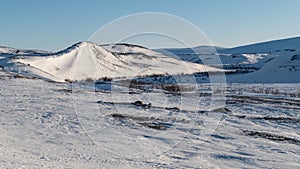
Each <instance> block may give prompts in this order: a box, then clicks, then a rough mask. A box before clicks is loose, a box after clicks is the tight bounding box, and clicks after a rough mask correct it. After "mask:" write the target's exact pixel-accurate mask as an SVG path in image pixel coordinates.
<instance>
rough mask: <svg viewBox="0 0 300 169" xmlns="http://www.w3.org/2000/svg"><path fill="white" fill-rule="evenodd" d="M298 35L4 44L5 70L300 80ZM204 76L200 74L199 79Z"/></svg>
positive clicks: (50, 75) (58, 75)
mask: <svg viewBox="0 0 300 169" xmlns="http://www.w3.org/2000/svg"><path fill="white" fill-rule="evenodd" d="M299 50H300V37H298V38H289V39H282V40H275V41H268V42H263V43H257V44H252V45H246V46H241V47H235V48H229V49H228V48H222V47H213V46H199V47H195V48H192V49H190V48H175V49H155V50H151V49H147V48H145V47H142V46H138V45H132V44H125V43H123V44H106V45H97V44H95V43H92V42H80V43H77V44H74V45H72V46H70V47H69V48H67V49H64V50H61V51H59V52H55V53H51V52H45V51H42V50H22V49H15V48H9V47H0V66H1V67H2V69H3V70H5V71H10V72H15V73H22V74H25V75H30V76H36V77H40V78H46V79H49V80H53V81H57V82H63V81H65V80H84V79H88V78H90V79H101V78H107V77H109V78H132V77H142V76H150V75H178V74H195V73H199V72H200V73H201V72H225V73H226V79H227V81H228V82H249V83H252V82H257V83H273V82H276V83H288V82H289V83H290V82H300V54H299ZM200 79H201V78H200Z"/></svg>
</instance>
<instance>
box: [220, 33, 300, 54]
mask: <svg viewBox="0 0 300 169" xmlns="http://www.w3.org/2000/svg"><path fill="white" fill-rule="evenodd" d="M289 49H296V50H298V49H300V37H295V38H288V39H281V40H274V41H268V42H262V43H256V44H251V45H246V46H239V47H235V48H230V49H225V50H219V51H218V52H219V53H230V54H233V53H271V52H276V51H279V50H289Z"/></svg>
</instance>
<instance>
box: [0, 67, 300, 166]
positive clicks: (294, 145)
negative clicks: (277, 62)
mask: <svg viewBox="0 0 300 169" xmlns="http://www.w3.org/2000/svg"><path fill="white" fill-rule="evenodd" d="M0 79H1V80H0V86H1V87H0V93H1V97H0V99H1V105H0V112H1V113H0V115H1V122H0V125H1V127H0V159H1V160H0V166H1V168H30V169H31V168H299V167H300V162H299V158H300V132H299V131H300V130H299V129H300V115H299V111H300V99H299V97H300V91H299V84H268V85H266V84H265V85H263V84H228V85H227V86H226V87H225V90H224V94H225V95H223V94H222V91H219V92H218V93H216V94H213V95H211V93H212V92H211V88H212V86H211V84H199V85H198V86H196V87H194V88H191V90H190V91H188V90H187V91H185V92H182V93H181V95H178V94H175V93H172V92H167V91H162V90H159V89H157V90H153V91H152V92H141V91H140V90H138V89H130V90H129V89H128V88H126V87H122V86H115V85H113V86H111V91H110V90H108V89H105V90H102V89H100V88H94V87H95V86H94V84H93V83H90V84H89V83H87V84H81V83H74V84H68V83H51V82H47V81H43V80H39V79H27V78H21V77H16V76H14V75H11V74H8V73H5V72H0ZM190 85H191V86H192V85H194V84H190ZM212 96H213V97H212ZM224 96H226V97H224ZM212 100H214V102H213V103H212V102H211V101H212ZM216 100H218V103H217V102H215V101H216ZM137 101H141V102H142V103H140V102H137ZM149 103H151V105H150V104H149ZM216 104H217V105H216ZM212 105H216V106H219V107H221V108H219V109H214V108H212ZM222 106H223V108H222Z"/></svg>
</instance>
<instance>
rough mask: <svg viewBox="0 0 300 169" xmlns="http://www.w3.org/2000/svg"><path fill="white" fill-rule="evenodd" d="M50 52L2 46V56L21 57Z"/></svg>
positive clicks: (0, 47) (0, 54) (0, 48)
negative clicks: (22, 55)
mask: <svg viewBox="0 0 300 169" xmlns="http://www.w3.org/2000/svg"><path fill="white" fill-rule="evenodd" d="M46 53H48V52H46V51H43V50H27V49H16V48H11V47H6V46H0V56H3V55H21V54H46Z"/></svg>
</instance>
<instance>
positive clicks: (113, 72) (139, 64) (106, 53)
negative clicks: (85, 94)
mask: <svg viewBox="0 0 300 169" xmlns="http://www.w3.org/2000/svg"><path fill="white" fill-rule="evenodd" d="M11 62H13V63H16V64H23V65H27V71H28V72H30V73H31V74H34V75H37V76H40V77H44V78H47V79H51V80H54V81H58V82H63V81H65V80H66V79H68V80H85V79H87V78H91V79H100V78H104V77H110V78H120V77H136V76H146V75H158V74H159V75H175V74H182V73H184V74H192V73H196V72H220V71H223V70H221V69H217V68H212V67H209V66H204V65H200V64H195V63H188V62H184V61H181V60H177V59H174V58H170V57H167V56H165V55H163V54H160V53H157V52H155V51H152V50H149V49H146V48H144V47H140V46H136V45H129V44H114V45H103V46H100V45H97V44H94V43H92V42H80V43H77V44H75V45H73V46H71V47H69V48H67V49H65V50H62V51H60V52H57V53H54V54H49V55H48V56H45V55H41V56H32V57H22V56H21V57H16V58H14V59H13V60H12V61H11Z"/></svg>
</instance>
